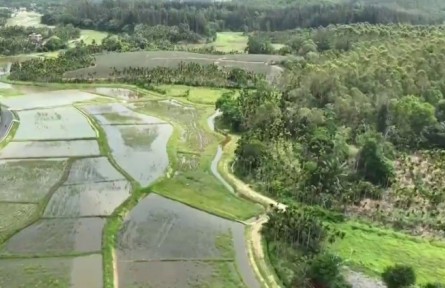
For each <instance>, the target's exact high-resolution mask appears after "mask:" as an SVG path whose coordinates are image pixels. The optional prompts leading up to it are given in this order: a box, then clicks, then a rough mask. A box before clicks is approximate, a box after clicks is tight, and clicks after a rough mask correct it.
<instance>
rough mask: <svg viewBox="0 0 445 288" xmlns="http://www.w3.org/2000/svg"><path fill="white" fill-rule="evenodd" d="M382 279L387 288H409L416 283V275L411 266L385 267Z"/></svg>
mask: <svg viewBox="0 0 445 288" xmlns="http://www.w3.org/2000/svg"><path fill="white" fill-rule="evenodd" d="M382 279H383V281H384V282H385V284H386V286H387V287H388V288H402V287H409V286H411V285H413V284H414V283H415V282H416V274H415V272H414V269H413V268H412V267H411V266H407V265H394V266H389V267H386V269H385V271H384V272H383V273H382Z"/></svg>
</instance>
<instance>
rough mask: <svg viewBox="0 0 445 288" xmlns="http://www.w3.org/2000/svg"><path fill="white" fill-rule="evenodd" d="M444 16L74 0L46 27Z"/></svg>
mask: <svg viewBox="0 0 445 288" xmlns="http://www.w3.org/2000/svg"><path fill="white" fill-rule="evenodd" d="M440 21H442V18H441V17H433V16H426V14H424V13H412V12H406V11H403V10H400V9H391V8H389V7H385V6H373V5H354V4H351V3H337V4H335V3H334V4H332V3H315V4H307V5H296V4H295V5H285V6H281V5H280V6H262V5H260V6H257V5H242V4H239V3H218V4H216V3H210V2H196V3H193V2H185V3H179V2H150V1H114V0H104V1H100V2H90V1H86V0H84V1H75V2H70V3H69V4H68V5H66V7H59V8H58V9H56V10H55V11H51V13H47V14H45V15H44V16H43V17H42V23H44V24H48V25H54V24H57V23H59V24H73V25H74V26H76V27H80V28H85V29H97V30H102V31H109V32H113V33H118V32H131V31H133V29H134V27H135V26H136V25H137V24H147V25H149V26H155V25H165V26H179V25H181V24H187V25H188V26H189V27H190V30H191V31H193V32H195V33H197V34H200V35H204V36H211V35H213V34H214V33H215V31H225V30H232V31H243V32H245V31H279V30H287V29H294V28H296V27H318V26H328V25H330V24H348V23H358V22H369V23H371V24H378V23H383V24H387V23H411V24H427V23H440Z"/></svg>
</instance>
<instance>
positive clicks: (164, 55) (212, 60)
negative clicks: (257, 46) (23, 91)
mask: <svg viewBox="0 0 445 288" xmlns="http://www.w3.org/2000/svg"><path fill="white" fill-rule="evenodd" d="M95 59H96V62H95V66H94V67H87V68H82V69H78V70H74V71H69V72H66V73H65V75H64V76H65V77H66V78H82V77H86V76H87V75H94V77H97V78H108V77H110V75H111V73H112V72H113V67H115V68H117V69H118V70H119V69H120V70H122V69H123V68H128V67H133V68H134V67H144V68H155V67H173V68H176V67H177V66H178V65H179V64H180V63H181V62H183V63H198V64H201V65H210V64H215V65H218V66H219V67H221V68H226V67H230V68H233V67H236V68H240V69H246V70H248V71H252V72H256V73H262V74H269V73H270V72H272V71H271V70H272V66H271V65H270V64H274V63H278V62H280V61H283V60H285V59H287V57H286V56H279V55H260V54H258V55H250V54H229V55H213V54H199V53H191V52H182V51H137V52H124V53H104V54H100V55H96V57H95Z"/></svg>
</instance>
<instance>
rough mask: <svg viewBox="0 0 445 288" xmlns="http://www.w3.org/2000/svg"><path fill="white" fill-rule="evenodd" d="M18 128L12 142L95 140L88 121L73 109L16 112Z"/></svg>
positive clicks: (94, 133)
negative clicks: (18, 120)
mask: <svg viewBox="0 0 445 288" xmlns="http://www.w3.org/2000/svg"><path fill="white" fill-rule="evenodd" d="M18 115H19V118H20V126H19V128H18V130H17V132H16V134H15V137H14V140H15V141H17V140H54V139H64V140H68V139H79V138H95V137H96V132H95V131H94V130H93V129H92V128H91V126H90V125H89V123H88V120H87V119H86V118H85V116H83V115H82V113H80V112H79V111H78V110H77V109H76V108H74V107H60V108H53V109H42V110H28V111H20V112H18Z"/></svg>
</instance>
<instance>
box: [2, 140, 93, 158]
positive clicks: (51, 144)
mask: <svg viewBox="0 0 445 288" xmlns="http://www.w3.org/2000/svg"><path fill="white" fill-rule="evenodd" d="M98 155H100V150H99V145H98V144H97V141H95V140H76V141H34V142H10V143H9V144H8V145H6V147H5V148H3V150H1V151H0V159H14V158H16V159H25V158H45V157H52V158H62V157H78V156H98Z"/></svg>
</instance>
